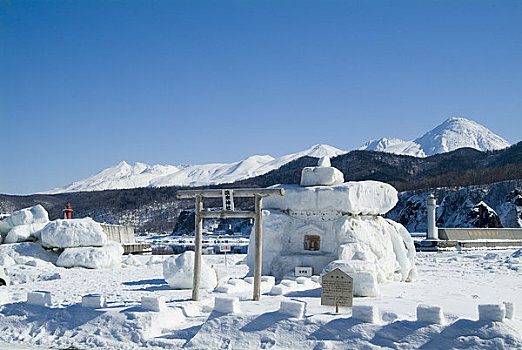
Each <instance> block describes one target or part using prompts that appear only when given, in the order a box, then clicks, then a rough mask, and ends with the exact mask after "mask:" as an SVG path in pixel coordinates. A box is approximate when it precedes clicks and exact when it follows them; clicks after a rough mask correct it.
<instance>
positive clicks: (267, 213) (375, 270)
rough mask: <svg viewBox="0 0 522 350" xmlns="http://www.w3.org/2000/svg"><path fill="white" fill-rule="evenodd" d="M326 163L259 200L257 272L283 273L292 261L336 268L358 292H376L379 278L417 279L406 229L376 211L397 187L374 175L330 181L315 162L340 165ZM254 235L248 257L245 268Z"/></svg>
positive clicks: (390, 202)
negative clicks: (279, 192)
mask: <svg viewBox="0 0 522 350" xmlns="http://www.w3.org/2000/svg"><path fill="white" fill-rule="evenodd" d="M328 163H329V161H327V160H326V159H321V161H320V164H321V166H318V167H311V168H304V169H303V171H302V174H301V176H302V177H301V186H296V185H276V186H273V187H275V188H280V187H283V188H284V189H285V195H284V196H283V197H267V198H265V199H264V200H263V207H264V208H265V209H266V210H263V222H262V224H263V266H262V272H263V274H272V275H274V276H275V277H276V278H277V279H282V278H283V276H285V275H289V274H293V272H294V269H295V267H297V266H310V267H312V268H313V270H314V273H315V274H318V273H321V271H322V272H323V273H326V272H328V271H330V270H333V269H335V268H337V267H339V268H340V269H341V270H343V271H345V272H346V273H348V274H349V275H351V276H352V277H354V291H355V295H359V296H374V295H377V294H378V292H379V288H378V284H379V283H384V282H386V281H411V280H413V279H415V276H416V269H415V263H414V258H415V247H414V244H413V241H412V239H411V236H410V234H409V233H408V231H407V230H406V229H405V228H404V227H403V226H402V225H401V224H399V223H396V222H394V221H392V220H389V219H385V218H383V217H381V216H380V215H382V214H385V213H386V212H388V211H389V210H390V209H392V208H393V207H394V206H395V205H396V203H397V191H396V190H395V188H393V187H392V186H391V185H388V184H386V183H382V182H378V181H358V182H345V183H335V181H334V184H333V185H331V184H329V183H328V182H329V181H325V180H324V178H323V175H324V174H325V173H326V171H324V170H321V169H330V170H328V171H329V172H330V173H331V174H334V173H336V171H339V170H337V169H335V168H332V167H331V166H327V165H328ZM332 169H334V170H332ZM304 178H306V180H305V181H303V180H304ZM308 184H317V185H308ZM303 185H306V186H308V187H304V186H303ZM254 236H255V235H254V232H252V234H251V235H250V247H249V248H251V249H249V250H248V256H247V263H248V265H249V268H250V271H253V265H254V264H253V262H254V254H253V252H254V249H253V247H254ZM358 281H359V282H358Z"/></svg>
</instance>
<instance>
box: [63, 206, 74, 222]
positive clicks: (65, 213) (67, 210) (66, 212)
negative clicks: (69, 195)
mask: <svg viewBox="0 0 522 350" xmlns="http://www.w3.org/2000/svg"><path fill="white" fill-rule="evenodd" d="M72 212H73V210H72V208H71V203H69V202H67V205H66V206H65V209H64V210H63V218H64V219H71V218H72Z"/></svg>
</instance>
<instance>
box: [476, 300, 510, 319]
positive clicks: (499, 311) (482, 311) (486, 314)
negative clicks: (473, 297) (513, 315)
mask: <svg viewBox="0 0 522 350" xmlns="http://www.w3.org/2000/svg"><path fill="white" fill-rule="evenodd" d="M478 312H479V320H480V321H490V322H502V321H503V320H504V315H505V314H506V307H505V306H504V304H481V305H479V306H478Z"/></svg>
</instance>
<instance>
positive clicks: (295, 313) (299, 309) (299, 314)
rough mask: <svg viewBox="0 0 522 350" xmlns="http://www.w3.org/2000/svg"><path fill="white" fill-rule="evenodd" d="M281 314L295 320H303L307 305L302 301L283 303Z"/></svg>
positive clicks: (280, 309)
mask: <svg viewBox="0 0 522 350" xmlns="http://www.w3.org/2000/svg"><path fill="white" fill-rule="evenodd" d="M279 312H280V313H282V314H285V315H289V316H292V317H295V318H303V316H304V315H305V312H306V303H305V302H302V301H294V300H289V301H282V302H281V306H280V307H279Z"/></svg>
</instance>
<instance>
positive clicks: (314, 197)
mask: <svg viewBox="0 0 522 350" xmlns="http://www.w3.org/2000/svg"><path fill="white" fill-rule="evenodd" d="M271 188H284V189H285V195H284V196H282V197H276V196H274V197H266V198H264V199H263V207H264V208H266V209H277V210H281V211H285V210H291V211H331V210H333V211H336V212H341V213H351V214H362V215H379V214H385V213H386V212H388V211H389V210H390V209H392V208H393V207H394V206H395V205H396V204H397V200H398V199H397V190H396V189H395V188H394V187H393V186H391V185H388V184H386V183H384V182H379V181H351V182H345V183H343V184H339V185H334V186H313V187H301V186H297V185H276V186H272V187H271Z"/></svg>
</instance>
